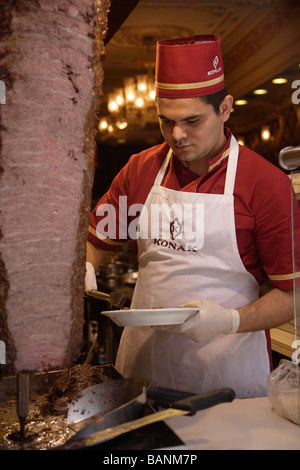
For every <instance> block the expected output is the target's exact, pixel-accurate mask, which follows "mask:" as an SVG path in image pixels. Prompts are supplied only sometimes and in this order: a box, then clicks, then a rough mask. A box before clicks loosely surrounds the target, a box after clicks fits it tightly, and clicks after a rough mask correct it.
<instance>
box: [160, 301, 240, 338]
mask: <svg viewBox="0 0 300 470" xmlns="http://www.w3.org/2000/svg"><path fill="white" fill-rule="evenodd" d="M181 307H185V308H189V307H195V308H197V309H198V312H197V313H195V314H194V315H192V316H191V317H190V318H188V319H187V320H186V321H185V322H184V323H182V324H181V325H168V326H162V327H160V329H162V330H164V331H169V332H171V333H177V334H180V335H182V336H185V337H186V338H189V339H191V340H192V341H195V342H196V343H198V344H204V343H208V341H210V340H211V339H212V338H214V337H215V336H217V335H219V334H222V333H223V334H230V333H236V332H237V330H238V328H239V325H240V315H239V312H238V311H237V310H234V309H228V310H227V309H225V308H223V307H221V306H220V305H218V304H216V303H215V302H211V301H209V300H202V299H200V300H193V301H190V302H187V303H186V304H184V305H181Z"/></svg>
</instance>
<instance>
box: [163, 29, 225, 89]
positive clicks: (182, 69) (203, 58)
mask: <svg viewBox="0 0 300 470" xmlns="http://www.w3.org/2000/svg"><path fill="white" fill-rule="evenodd" d="M155 87H156V96H158V97H161V98H194V97H197V96H204V95H211V94H212V93H216V92H217V91H220V90H222V89H223V88H224V87H225V83H224V69H223V60H222V54H221V43H220V38H219V37H218V36H215V35H210V34H207V35H201V36H192V37H189V38H181V39H171V40H169V41H159V42H158V43H157V50H156V76H155Z"/></svg>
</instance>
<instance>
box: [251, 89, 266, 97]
mask: <svg viewBox="0 0 300 470" xmlns="http://www.w3.org/2000/svg"><path fill="white" fill-rule="evenodd" d="M267 93H268V90H265V89H264V88H257V90H254V91H253V94H254V95H266V94H267Z"/></svg>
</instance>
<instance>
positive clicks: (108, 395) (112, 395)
mask: <svg viewBox="0 0 300 470" xmlns="http://www.w3.org/2000/svg"><path fill="white" fill-rule="evenodd" d="M149 387H150V384H149V382H148V381H147V380H144V379H138V378H132V379H117V380H111V381H109V382H105V383H100V384H95V385H92V386H90V387H88V388H86V389H85V390H83V392H82V395H81V396H80V397H79V398H77V399H76V400H73V401H72V403H71V404H70V406H69V411H68V423H78V422H81V421H84V420H87V419H89V418H92V417H93V416H95V415H101V418H102V415H104V414H106V413H108V412H111V411H112V412H114V413H115V414H116V415H117V414H118V416H119V417H121V415H122V414H126V418H130V419H133V417H134V416H136V417H137V414H138V413H140V412H141V411H142V409H143V406H144V405H145V404H146V393H147V390H148V389H149ZM87 424H91V421H89V422H87V421H85V424H84V425H85V426H86V425H87Z"/></svg>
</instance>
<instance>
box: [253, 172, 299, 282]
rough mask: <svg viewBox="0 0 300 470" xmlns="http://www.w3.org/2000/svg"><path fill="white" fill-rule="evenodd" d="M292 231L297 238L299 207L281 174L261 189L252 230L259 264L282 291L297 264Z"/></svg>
mask: <svg viewBox="0 0 300 470" xmlns="http://www.w3.org/2000/svg"><path fill="white" fill-rule="evenodd" d="M293 233H294V235H295V237H296V238H297V234H298V237H299V233H300V210H299V207H298V203H297V200H296V197H295V195H294V193H293V192H292V189H291V182H290V180H289V178H288V177H287V176H286V175H285V174H283V173H282V176H281V177H279V178H278V177H277V179H276V180H275V183H274V182H273V184H272V186H270V187H269V188H267V191H265V197H264V199H263V200H262V201H261V204H260V207H259V208H258V211H257V213H256V226H255V230H254V234H255V242H256V246H257V251H258V253H259V258H260V262H261V264H262V267H263V269H264V271H265V272H266V274H267V276H268V278H269V280H270V282H271V284H272V285H273V286H274V287H278V288H280V289H282V290H287V289H293V282H294V276H295V274H294V263H295V265H298V266H299V265H300V245H299V243H295V244H293ZM296 238H295V241H296ZM298 239H299V238H298ZM293 252H294V258H293ZM296 276H297V277H299V276H300V273H299V272H298V273H297V272H296Z"/></svg>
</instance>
